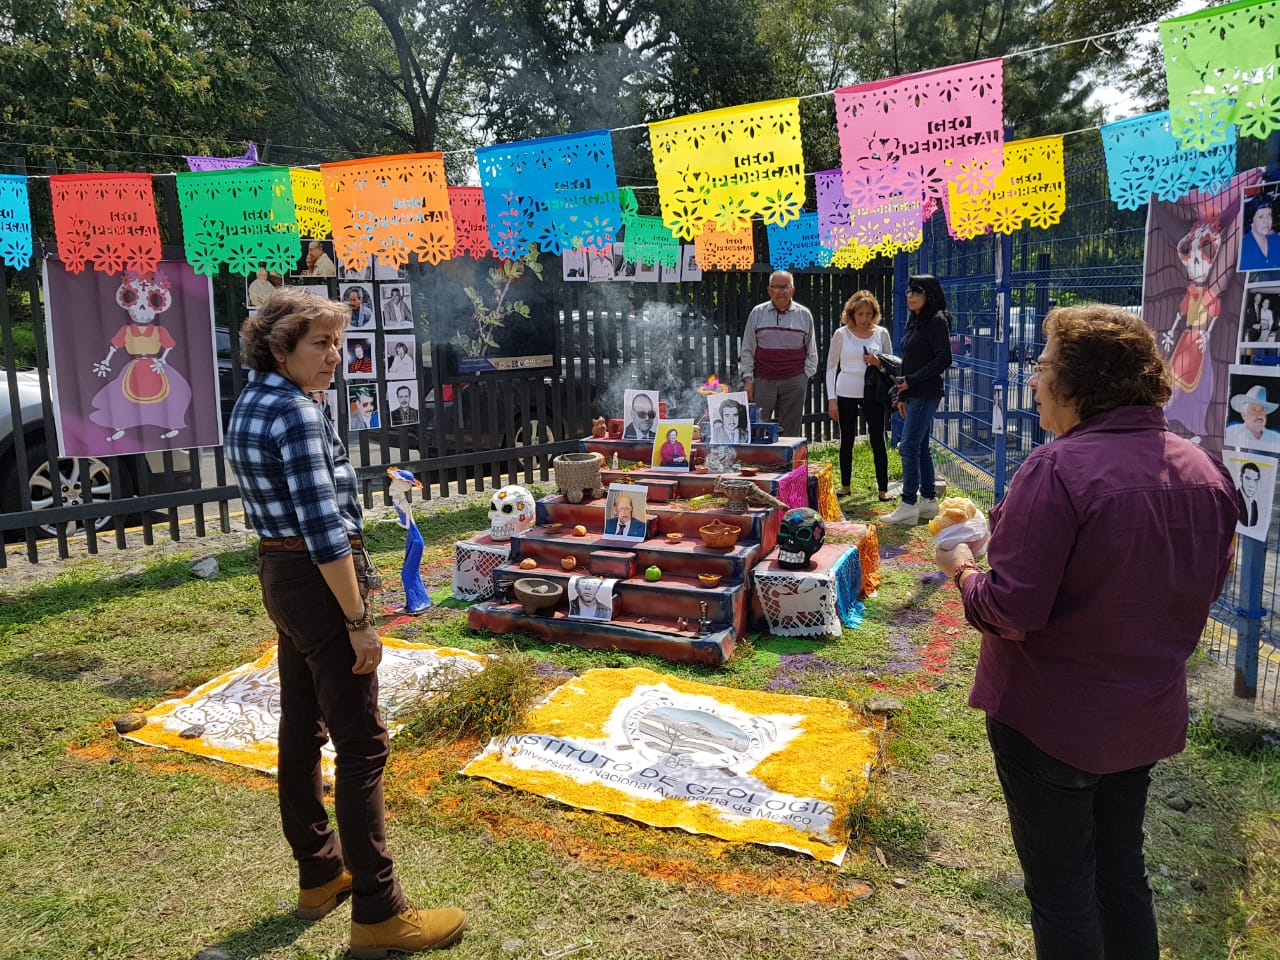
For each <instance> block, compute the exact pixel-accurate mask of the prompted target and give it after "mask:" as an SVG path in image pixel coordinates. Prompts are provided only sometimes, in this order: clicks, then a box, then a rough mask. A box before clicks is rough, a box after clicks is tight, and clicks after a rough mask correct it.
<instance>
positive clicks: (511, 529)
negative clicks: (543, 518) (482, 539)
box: [489, 485, 537, 540]
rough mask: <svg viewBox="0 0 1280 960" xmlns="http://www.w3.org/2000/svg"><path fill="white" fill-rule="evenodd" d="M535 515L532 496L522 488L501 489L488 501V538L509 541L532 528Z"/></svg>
mask: <svg viewBox="0 0 1280 960" xmlns="http://www.w3.org/2000/svg"><path fill="white" fill-rule="evenodd" d="M536 515H537V508H536V506H535V504H534V500H533V494H531V493H530V492H529V491H528V490H526V489H525V488H524V487H518V486H515V485H512V486H509V487H503V488H502V489H501V490H499V491H498V492H497V493H495V494H494V495H493V499H491V500H490V501H489V536H490V537H492V538H493V539H494V540H510V539H511V538H512V537H514V536H515V535H516V534H518V533H523V532H524V531H525V530H528V529H529V528H530V527H532V526H533V524H534V521H535V519H536Z"/></svg>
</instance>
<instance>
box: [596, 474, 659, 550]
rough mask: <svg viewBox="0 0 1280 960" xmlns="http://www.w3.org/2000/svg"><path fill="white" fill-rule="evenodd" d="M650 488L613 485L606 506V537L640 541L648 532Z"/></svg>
mask: <svg viewBox="0 0 1280 960" xmlns="http://www.w3.org/2000/svg"><path fill="white" fill-rule="evenodd" d="M648 504H649V488H648V487H646V486H644V485H643V484H639V483H611V484H609V497H608V499H607V500H606V501H605V505H604V515H605V521H604V535H605V536H606V537H608V538H610V539H611V540H631V541H633V542H634V541H639V540H643V539H644V538H645V534H646V533H647V532H648V529H647V527H648V525H647V524H646V523H645V521H646V520H647V519H648V516H649V514H648V509H647V508H648Z"/></svg>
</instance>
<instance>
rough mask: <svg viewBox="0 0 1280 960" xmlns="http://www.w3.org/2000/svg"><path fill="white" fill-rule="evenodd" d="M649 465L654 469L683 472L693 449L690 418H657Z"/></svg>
mask: <svg viewBox="0 0 1280 960" xmlns="http://www.w3.org/2000/svg"><path fill="white" fill-rule="evenodd" d="M656 432H657V434H658V435H657V437H655V438H654V441H653V451H652V453H651V455H650V457H649V465H650V466H651V467H653V469H655V470H667V471H670V472H672V473H685V472H687V471H688V470H689V451H690V450H692V449H693V421H692V420H659V421H658V426H657V428H656Z"/></svg>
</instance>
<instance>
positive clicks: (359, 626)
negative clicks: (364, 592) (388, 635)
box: [343, 603, 373, 633]
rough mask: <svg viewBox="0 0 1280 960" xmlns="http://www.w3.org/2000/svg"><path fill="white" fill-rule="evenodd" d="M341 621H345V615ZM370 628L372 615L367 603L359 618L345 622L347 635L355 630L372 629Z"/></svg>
mask: <svg viewBox="0 0 1280 960" xmlns="http://www.w3.org/2000/svg"><path fill="white" fill-rule="evenodd" d="M343 619H346V615H345V614H344V615H343ZM372 626H373V615H372V614H371V613H370V612H369V605H368V604H367V603H366V604H365V605H364V611H363V612H362V613H361V614H360V616H358V617H356V618H355V619H354V620H347V632H348V633H353V632H355V631H356V630H367V629H368V628H369V627H372Z"/></svg>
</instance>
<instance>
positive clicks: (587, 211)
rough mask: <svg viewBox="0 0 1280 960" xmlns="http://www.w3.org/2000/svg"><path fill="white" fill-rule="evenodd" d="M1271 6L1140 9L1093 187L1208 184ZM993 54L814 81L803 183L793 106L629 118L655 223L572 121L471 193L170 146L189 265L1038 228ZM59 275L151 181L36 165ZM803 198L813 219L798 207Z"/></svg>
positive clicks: (1054, 217) (136, 267)
mask: <svg viewBox="0 0 1280 960" xmlns="http://www.w3.org/2000/svg"><path fill="white" fill-rule="evenodd" d="M1277 22H1280V0H1238V2H1235V3H1229V4H1226V5H1224V6H1220V7H1215V8H1212V9H1209V10H1203V11H1200V12H1198V13H1194V14H1189V15H1187V16H1182V17H1175V18H1172V19H1170V20H1165V21H1161V23H1160V24H1159V34H1160V42H1161V44H1162V47H1163V50H1164V55H1165V73H1166V79H1167V82H1168V89H1169V109H1168V110H1167V111H1162V112H1160V113H1153V114H1147V115H1145V116H1142V117H1134V118H1131V119H1128V120H1122V121H1119V122H1117V123H1112V124H1107V125H1106V126H1104V127H1102V129H1101V133H1102V139H1103V143H1104V148H1105V156H1106V161H1107V171H1108V177H1109V180H1110V184H1111V195H1112V199H1113V200H1114V201H1115V203H1116V204H1117V206H1119V207H1120V208H1122V209H1136V208H1137V207H1138V206H1141V205H1142V204H1144V203H1146V202H1147V200H1148V198H1149V197H1150V196H1152V195H1153V194H1154V195H1155V196H1156V197H1158V198H1160V199H1163V200H1172V199H1176V198H1177V197H1179V196H1182V195H1185V194H1186V193H1187V192H1188V191H1191V190H1195V189H1199V190H1214V189H1218V188H1219V187H1221V185H1222V184H1224V183H1226V182H1227V181H1229V179H1230V177H1231V174H1232V172H1233V171H1234V170H1235V164H1236V156H1235V144H1236V136H1237V133H1238V134H1239V135H1240V136H1248V137H1255V138H1265V137H1267V136H1268V135H1269V134H1270V133H1271V132H1272V131H1273V130H1277V129H1280V70H1278V69H1277V66H1278V65H1280V52H1278V51H1280V47H1277V45H1276V43H1275V24H1276V23H1277ZM1003 94H1004V76H1003V61H1002V60H1000V59H988V60H981V61H975V62H973V63H965V64H960V65H957V66H952V67H945V68H941V69H937V70H929V71H925V72H923V73H917V74H911V75H908V76H902V77H894V78H890V79H886V80H878V81H875V82H873V83H865V84H859V85H857V86H851V87H845V88H841V89H838V90H836V91H834V92H833V96H834V100H835V114H836V125H837V133H838V136H839V143H840V167H839V169H837V170H828V171H822V172H818V173H816V174H814V192H815V196H814V197H813V198H810V197H809V196H808V195H807V193H806V171H805V169H804V152H803V146H802V141H801V130H800V111H799V101H798V99H796V98H790V99H782V100H771V101H767V102H764V103H755V104H747V105H744V106H735V107H727V108H724V109H720V110H713V111H708V112H704V113H699V114H693V115H690V116H685V117H679V118H676V119H672V120H663V121H660V122H656V123H652V124H650V125H649V138H650V144H651V149H652V151H653V161H654V169H655V171H656V174H657V186H658V208H659V211H660V216H656V217H655V216H642V215H641V214H640V213H639V207H638V204H637V202H636V199H635V195H634V193H633V192H631V191H629V190H625V189H620V188H619V186H618V182H617V173H616V168H615V162H614V154H613V145H612V139H611V133H610V131H608V130H592V131H587V132H583V133H573V134H566V135H562V136H555V137H546V138H541V139H537V140H528V141H522V142H519V143H511V144H501V145H498V146H493V147H484V148H480V149H478V150H476V165H477V168H478V170H479V174H480V183H481V185H480V186H479V187H462V186H450V185H449V184H448V183H447V182H446V178H445V168H444V160H443V154H441V153H421V154H405V155H397V156H389V157H376V158H370V159H360V160H347V161H342V162H337V163H324V164H321V165H320V170H319V171H318V172H317V171H315V170H309V169H303V168H293V169H290V168H285V167H271V166H263V165H260V164H258V163H257V161H258V154H257V150H256V148H255V147H254V146H253V145H252V144H250V145H249V150H248V151H247V152H246V153H245V154H243V155H241V156H237V157H188V158H187V160H188V164H189V166H190V168H191V169H190V171H188V172H181V173H178V174H176V179H177V193H178V201H179V208H180V212H181V216H182V226H183V241H184V244H185V246H186V255H187V258H188V260H189V262H190V263H191V266H192V267H193V269H194V270H195V271H196V272H197V273H200V274H205V275H212V274H215V273H217V272H218V270H219V269H220V268H221V267H223V266H224V265H225V266H226V267H227V268H229V269H230V270H231V271H233V272H237V273H250V272H252V271H253V270H255V269H257V268H258V267H259V266H260V265H261V266H265V267H266V268H267V269H268V270H273V271H279V272H283V271H285V270H287V269H288V268H289V267H290V266H291V265H292V264H294V263H295V262H296V260H297V250H298V241H299V240H300V239H302V238H311V239H322V238H324V237H327V236H328V235H329V234H330V233H332V235H333V240H334V247H335V250H336V252H337V254H338V256H339V257H340V258H341V259H342V260H343V262H345V263H347V264H349V265H351V266H353V267H355V268H357V269H359V268H361V267H363V266H364V265H366V264H368V263H369V262H370V258H372V257H374V256H376V257H378V258H379V260H381V261H384V262H387V263H391V264H395V265H396V266H403V265H404V264H406V263H407V262H408V260H409V258H410V257H416V258H417V259H418V260H419V261H421V262H427V263H432V264H438V263H441V262H442V261H444V260H448V259H452V258H455V257H472V258H476V259H480V258H484V257H489V256H497V257H503V258H514V257H519V256H523V255H524V254H526V253H527V252H529V250H530V249H531V248H535V247H536V249H537V250H538V251H539V252H541V253H550V254H560V253H561V252H563V251H565V250H570V249H577V248H587V249H594V250H604V249H606V248H609V247H611V246H612V245H613V244H614V243H616V242H618V241H619V240H622V239H624V238H625V241H626V243H625V246H624V250H625V251H626V253H625V256H626V258H627V259H628V260H629V261H631V262H634V263H641V262H642V263H646V264H664V265H671V264H673V263H674V262H676V261H677V260H678V258H679V250H680V243H681V242H682V241H683V242H689V241H692V242H693V243H694V246H695V249H696V257H697V261H698V264H699V266H700V267H701V268H702V269H704V270H705V269H721V270H731V269H749V268H750V267H751V266H753V265H754V263H755V262H756V256H755V250H754V247H753V230H752V221H753V220H756V219H759V220H763V221H764V223H765V224H766V227H767V237H768V241H769V248H770V259H771V262H772V264H773V265H774V266H775V267H802V266H835V267H841V268H856V267H859V266H862V265H863V264H865V263H866V262H867V261H869V260H870V259H872V258H873V257H877V256H883V255H892V254H894V253H897V252H899V251H902V250H912V249H915V248H916V247H918V246H919V244H920V243H921V238H922V236H923V233H922V228H923V224H924V222H925V220H927V219H929V218H930V217H931V216H932V215H933V213H934V212H935V210H937V209H938V208H941V209H942V210H943V212H944V215H945V218H946V223H947V228H948V230H949V232H950V233H951V235H952V236H953V237H955V238H957V239H970V238H973V237H977V236H980V235H982V234H984V233H988V232H995V233H1012V232H1014V231H1016V230H1020V229H1022V228H1023V227H1024V226H1027V225H1029V226H1031V227H1033V228H1045V227H1049V226H1051V225H1053V224H1055V223H1057V222H1058V221H1059V220H1060V219H1061V217H1062V214H1063V212H1064V211H1065V210H1066V187H1065V177H1064V173H1063V147H1062V137H1061V136H1051V137H1038V138H1035V139H1031V140H1018V141H1012V142H1007V143H1006V142H1005V139H1004V124H1003V118H1002V112H1003ZM50 181H51V185H52V190H51V193H52V197H53V214H54V229H55V234H56V238H57V242H58V251H59V255H60V257H61V258H62V259H63V261H64V262H65V263H66V264H67V267H68V269H70V270H71V271H73V272H80V271H82V270H84V269H85V268H86V267H92V268H93V269H94V270H97V271H101V272H104V273H117V272H121V271H123V270H129V271H133V272H135V273H139V274H144V275H146V274H149V273H151V272H153V271H154V270H155V266H156V264H157V263H158V262H159V257H160V232H159V228H158V226H157V217H156V210H155V199H154V189H153V186H152V182H151V175H150V174H136V173H91V174H89V173H79V174H68V175H58V176H53V177H51V178H50ZM810 199H812V200H813V206H814V207H816V211H815V212H810V213H805V208H806V205H808V204H809V201H810ZM31 256H32V229H31V213H30V200H29V196H28V189H27V178H26V177H23V176H13V175H5V176H0V260H3V262H4V263H5V264H7V265H8V266H11V267H16V268H21V267H25V266H28V265H29V264H30V262H31Z"/></svg>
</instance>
